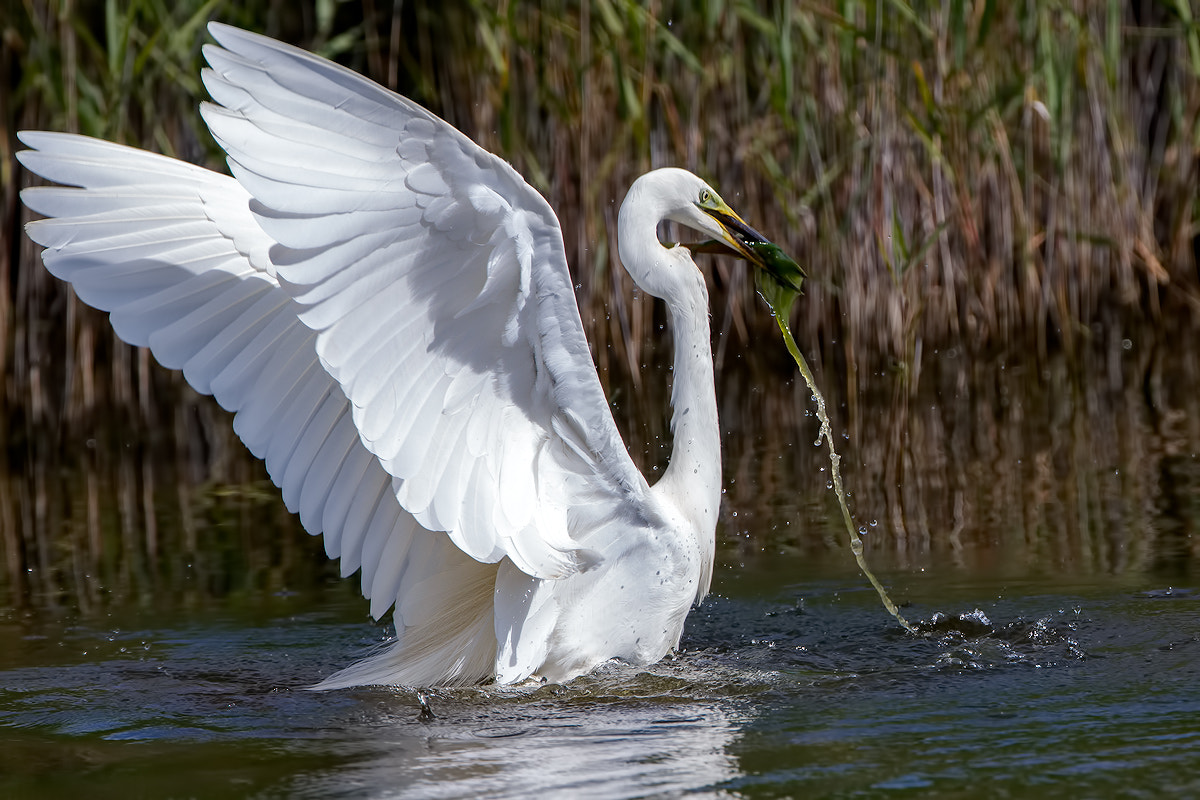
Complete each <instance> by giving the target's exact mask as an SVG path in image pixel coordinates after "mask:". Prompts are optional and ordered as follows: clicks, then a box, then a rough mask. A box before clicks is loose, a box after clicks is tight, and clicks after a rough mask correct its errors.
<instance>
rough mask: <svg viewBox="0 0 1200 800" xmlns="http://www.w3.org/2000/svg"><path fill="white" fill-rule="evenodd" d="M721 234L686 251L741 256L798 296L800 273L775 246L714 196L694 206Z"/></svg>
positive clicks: (792, 262) (801, 277) (800, 281)
mask: <svg viewBox="0 0 1200 800" xmlns="http://www.w3.org/2000/svg"><path fill="white" fill-rule="evenodd" d="M696 207H697V208H699V209H700V210H701V211H702V212H704V213H705V214H707V215H708V216H709V217H710V218H712V220H713V221H714V222H716V223H717V225H718V226H719V227H720V229H721V232H722V233H723V234H724V235H723V237H722V239H721V240H710V241H707V242H702V243H700V244H697V245H689V246H688V248H689V249H690V250H692V251H693V252H698V253H729V252H732V253H733V254H734V255H737V256H741V257H742V258H744V259H746V260H747V261H749V262H750V263H751V264H753V265H754V266H755V267H757V268H759V269H762V270H765V271H766V272H767V273H768V274H770V275H771V277H772V278H774V279H775V280H776V282H778V283H779V284H780V285H782V286H785V287H787V288H789V289H792V290H793V291H796V292H799V291H800V286H801V284H802V283H803V282H804V277H805V275H804V270H803V269H802V268H801V267H800V265H799V264H797V263H796V262H795V261H793V260H792V258H791V257H790V256H788V255H787V254H786V253H784V252H783V250H781V249H780V248H779V246H778V245H776V244H774V243H773V242H771V240H769V239H768V238H767V237H765V236H763V235H762V234H761V233H759V232H758V231H756V230H755V229H754V228H751V227H750V226H749V225H747V224H746V221H745V220H744V219H742V218H741V217H740V216H738V214H737V212H735V211H734V210H733V209H732V208H730V207H729V206H728V205H726V204H725V201H724V200H721V198H719V197H716V196H715V195H714V196H712V197H710V198H708V202H699V203H696Z"/></svg>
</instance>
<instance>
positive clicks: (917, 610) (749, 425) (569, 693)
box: [0, 330, 1200, 797]
mask: <svg viewBox="0 0 1200 800" xmlns="http://www.w3.org/2000/svg"><path fill="white" fill-rule="evenodd" d="M1195 333H1196V332H1194V331H1186V330H1185V331H1171V332H1167V331H1159V332H1156V335H1155V336H1153V337H1149V336H1138V335H1135V334H1132V333H1130V334H1127V335H1126V336H1125V337H1122V338H1119V339H1108V338H1104V337H1100V336H1097V337H1096V340H1095V341H1094V342H1093V345H1094V347H1093V349H1092V350H1091V351H1089V352H1088V353H1084V354H1078V355H1077V356H1076V358H1075V360H1074V361H1073V362H1069V361H1068V360H1067V359H1065V358H1060V357H1047V358H1035V357H1033V356H1031V355H1028V354H1020V353H1016V354H1014V353H1008V354H1004V355H1002V356H1000V357H998V358H997V360H994V361H982V360H979V359H968V358H967V357H966V355H965V352H954V353H941V354H926V355H925V356H924V360H923V362H922V363H921V364H919V365H915V364H909V365H903V367H902V368H898V369H897V371H895V372H890V373H886V374H882V375H874V376H864V375H852V378H853V379H852V380H849V381H846V382H845V383H842V382H840V381H839V382H834V381H832V379H831V376H832V375H846V374H847V372H846V370H845V368H844V366H837V362H838V356H837V347H836V343H832V344H828V345H826V347H825V349H824V350H821V351H819V352H815V353H811V354H810V355H812V356H821V357H823V359H814V360H815V361H817V362H818V363H820V362H821V361H822V360H823V362H824V363H825V364H826V365H827V366H826V367H825V368H823V369H820V370H819V371H818V380H820V381H821V383H822V385H823V386H825V387H826V392H827V395H828V396H829V398H830V400H831V401H832V402H831V406H832V410H833V412H834V415H835V419H834V426H835V430H837V431H838V432H839V434H843V433H844V438H843V439H842V440H841V441H840V442H838V445H839V449H840V450H841V452H842V453H843V454H844V456H845V460H844V461H843V470H844V474H845V477H846V482H847V486H848V488H849V489H850V490H851V492H852V498H851V501H852V505H853V506H854V508H855V512H856V516H857V518H858V522H859V523H860V524H861V525H862V528H863V530H864V532H865V535H866V541H867V544H868V555H869V558H870V560H871V561H872V563H873V564H874V565H875V566H876V567H878V568H879V572H880V573H881V577H882V578H883V579H884V582H885V583H886V584H887V585H888V586H889V588H890V590H891V591H892V593H893V596H894V598H895V599H896V600H897V601H899V602H901V603H904V604H906V608H905V615H906V616H907V617H909V618H910V619H912V620H914V621H919V623H920V625H921V627H922V630H923V632H924V633H925V635H924V636H923V637H913V636H909V635H907V634H905V633H904V632H903V631H901V630H900V629H899V628H897V627H896V626H895V624H894V623H893V622H892V621H891V620H890V618H889V617H888V616H887V615H886V614H885V613H884V612H883V610H882V609H881V608H880V607H879V605H878V601H877V600H876V598H875V596H874V593H873V592H872V591H871V590H870V587H869V586H867V585H866V584H865V582H864V581H863V580H862V579H861V577H860V576H858V575H857V574H856V573H855V571H854V569H853V567H852V559H851V556H850V554H849V553H848V552H847V550H846V548H845V544H844V541H843V536H844V531H842V530H841V528H840V521H839V520H838V518H837V516H836V514H835V513H834V511H833V505H832V500H831V498H830V496H829V494H828V492H827V491H826V490H825V485H824V484H825V482H826V480H827V478H826V473H825V472H823V469H824V468H826V463H825V462H824V458H823V455H822V450H821V449H820V448H817V447H814V446H813V441H814V439H815V436H816V429H817V428H816V423H815V420H813V419H812V418H811V417H809V416H808V409H809V405H808V398H807V397H806V396H805V393H804V391H803V389H802V388H800V387H798V386H797V385H796V384H795V383H794V382H790V383H786V384H781V383H780V382H779V381H778V378H775V377H769V376H762V375H759V374H758V373H757V372H755V370H753V369H751V368H749V367H747V368H745V370H742V371H741V372H739V370H741V368H740V367H738V366H737V365H736V364H727V365H726V369H725V370H724V373H723V374H724V375H725V379H724V381H723V384H724V385H723V386H722V387H720V389H719V395H720V397H721V399H722V421H723V425H724V427H725V429H726V448H727V458H726V478H727V495H726V503H725V507H724V509H723V513H724V518H723V520H722V527H721V529H720V531H719V533H718V535H719V540H720V541H719V553H718V566H717V573H716V576H715V581H714V590H715V592H716V596H715V597H713V598H712V599H710V600H709V601H708V602H707V603H706V604H705V605H704V606H703V607H702V608H701V609H699V610H698V611H697V612H695V613H694V614H693V616H692V618H691V619H690V622H689V626H688V630H687V633H686V635H685V645H686V650H685V652H684V653H682V654H681V655H680V656H679V657H678V658H676V659H674V660H672V661H668V662H665V663H663V664H660V665H658V666H656V667H655V668H653V669H651V670H648V671H636V670H630V669H627V668H624V667H619V666H613V667H611V668H608V669H605V670H602V671H601V672H600V673H598V674H596V675H593V676H589V677H587V678H583V679H580V680H577V681H574V682H572V683H570V684H569V685H567V686H533V687H525V688H518V689H504V690H500V689H495V688H481V689H474V690H461V691H454V692H434V693H432V694H431V695H430V698H429V702H430V705H431V707H432V709H433V712H434V714H435V716H434V717H433V718H432V719H422V718H421V717H420V707H419V705H418V703H417V701H416V698H415V696H413V695H412V694H411V693H408V692H392V691H384V690H375V689H369V690H358V691H347V692H335V693H329V694H316V693H311V692H307V691H304V690H303V689H302V688H301V687H304V686H307V685H311V684H312V683H314V682H316V681H317V680H319V679H320V678H321V677H323V676H324V675H326V674H328V673H329V672H331V671H333V670H334V669H336V668H338V667H340V666H344V665H345V664H346V663H347V662H348V661H349V660H351V659H352V658H353V657H355V655H357V654H359V653H361V652H362V651H363V650H365V649H366V648H368V647H369V646H370V645H371V644H373V643H375V642H377V641H378V640H379V638H380V637H381V636H383V635H385V634H386V631H385V629H383V628H381V627H378V626H374V625H371V624H368V623H367V622H365V621H364V620H365V615H366V605H365V603H364V602H363V601H361V599H360V598H359V597H358V590H357V587H356V586H355V585H354V582H353V581H342V580H339V579H338V578H337V577H336V566H334V565H330V564H329V563H328V562H327V561H326V560H325V558H324V556H323V552H322V549H321V545H320V542H319V541H317V540H314V539H311V538H310V537H307V536H305V535H303V534H302V533H301V532H300V531H299V528H298V526H297V525H296V524H295V521H294V520H293V519H292V518H291V517H289V516H288V515H287V514H286V513H284V512H283V511H282V510H281V504H280V503H279V502H278V500H277V494H276V493H275V491H274V490H273V489H271V487H269V485H264V484H263V483H262V473H261V471H254V470H252V469H250V468H247V467H245V466H244V465H241V464H242V462H238V461H236V460H232V459H230V457H229V454H228V453H227V452H225V451H223V450H221V449H220V448H218V447H215V446H213V445H211V443H210V445H207V446H208V447H210V449H212V450H213V452H214V453H216V454H217V455H215V456H214V457H213V458H212V459H210V460H209V461H206V462H204V466H203V468H202V469H200V468H197V462H196V459H195V452H194V451H193V450H188V449H186V448H181V447H179V446H178V445H175V446H171V447H164V446H163V445H162V443H161V442H158V443H155V442H153V441H144V440H142V439H141V438H138V437H136V436H134V437H131V438H130V439H129V441H128V442H127V443H125V444H122V443H121V440H120V437H114V436H111V435H108V436H97V437H95V441H94V442H92V443H91V445H89V444H88V443H87V441H86V439H85V440H84V441H83V444H82V445H81V447H80V448H78V449H77V450H71V451H70V452H71V455H68V456H67V457H65V458H64V457H62V456H51V455H49V454H48V453H49V452H50V451H48V450H47V449H46V448H45V447H43V446H42V445H39V444H37V443H35V442H27V443H25V444H24V445H23V446H22V448H16V449H12V448H10V454H9V455H10V458H9V466H10V469H9V470H8V472H6V473H5V474H3V475H0V525H2V528H0V537H2V545H3V547H2V549H0V553H2V556H0V557H2V559H3V569H2V571H0V744H2V745H3V746H0V796H4V797H8V796H13V797H22V796H29V795H34V794H36V795H38V796H44V797H53V796H63V797H67V796H71V797H77V796H80V795H81V794H84V793H86V794H88V795H89V796H98V795H104V794H111V795H113V796H129V795H130V794H131V793H139V794H142V795H146V796H166V795H170V794H177V793H179V791H180V789H181V787H185V788H186V791H187V793H188V794H190V795H193V796H197V797H205V796H213V797H217V796H220V797H226V796H230V795H245V796H249V795H253V796H261V797H283V796H286V797H330V796H348V797H350V796H352V797H374V796H407V797H476V796H491V797H504V796H513V797H523V796H529V795H530V794H536V793H542V794H546V795H548V796H557V795H562V794H570V795H575V796H596V797H625V796H644V795H663V796H671V795H676V794H679V793H683V792H693V793H699V794H702V795H703V794H711V795H738V796H765V797H775V796H814V795H817V796H844V795H854V794H867V795H870V796H876V795H886V794H891V793H896V794H906V793H907V794H909V795H911V794H913V793H917V794H920V795H922V796H928V795H936V794H939V793H942V794H946V795H954V796H961V795H962V794H964V793H969V792H972V791H973V790H975V789H977V788H978V787H979V786H982V785H987V786H989V787H992V790H994V792H995V793H996V794H998V795H1003V794H1009V795H1012V796H1044V797H1069V796H1078V795H1080V794H1083V795H1092V796H1112V795H1120V794H1127V795H1137V794H1145V793H1149V794H1155V795H1156V796H1163V795H1171V794H1174V795H1179V796H1187V795H1196V794H1200V777H1198V775H1197V773H1196V770H1195V769H1194V766H1193V765H1194V764H1195V763H1197V762H1198V761H1200V699H1198V696H1197V694H1196V692H1195V687H1196V686H1198V685H1200V681H1198V678H1200V675H1198V674H1197V672H1198V669H1200V668H1198V667H1197V666H1196V665H1197V664H1200V594H1198V593H1197V586H1196V578H1195V576H1196V574H1197V568H1198V567H1200V536H1198V535H1197V526H1198V524H1200V522H1198V521H1200V466H1198V463H1197V458H1196V453H1197V452H1200V368H1198V366H1197V364H1195V363H1193V362H1194V359H1192V358H1190V357H1189V356H1190V354H1189V353H1188V349H1187V348H1186V347H1181V346H1178V345H1173V344H1171V343H1178V342H1188V341H1193V340H1195ZM730 358H731V359H732V358H735V357H734V356H730ZM917 366H919V367H920V369H919V372H920V375H919V378H917V377H916V375H915V373H916V372H917V371H918V370H917ZM659 373H660V374H664V376H665V373H663V371H662V370H659ZM735 373H738V374H736V375H735ZM655 385H656V384H655V382H654V381H652V380H649V379H647V380H645V381H643V385H642V387H641V389H640V390H639V392H637V393H634V392H630V391H625V392H619V393H618V394H617V396H618V412H619V413H620V415H621V424H622V425H623V426H624V430H625V431H626V432H627V436H628V437H630V440H631V441H636V442H642V443H644V444H641V445H635V447H634V451H635V455H636V456H637V458H638V459H640V460H641V462H642V463H643V464H645V466H646V469H647V471H648V472H650V473H653V472H654V469H655V466H658V467H659V469H661V465H662V460H663V459H664V457H665V452H666V451H665V438H664V435H665V430H664V428H665V417H663V416H661V415H658V414H659V412H661V411H662V409H663V408H665V401H666V395H665V390H662V391H660V393H659V394H655V393H654V392H653V391H652V389H653V387H654V386H655ZM914 386H915V388H914ZM659 404H662V405H659ZM651 409H653V410H654V413H653V414H652V413H651ZM211 413H213V414H214V418H213V419H214V421H213V424H218V423H221V424H223V421H222V420H220V419H219V418H217V417H218V415H216V414H215V412H211ZM627 418H637V419H639V420H642V421H646V420H648V422H646V424H645V426H644V427H637V428H631V427H630V426H629V424H628V421H627ZM206 424H207V423H206ZM195 438H197V439H198V440H202V441H210V442H211V441H215V440H214V439H212V437H205V436H199V437H195ZM114 439H115V440H116V443H115V444H113V443H111V440H114ZM106 442H109V443H107V444H106ZM218 456H219V457H218ZM97 787H100V788H97Z"/></svg>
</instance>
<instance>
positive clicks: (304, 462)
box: [19, 24, 647, 687]
mask: <svg viewBox="0 0 1200 800" xmlns="http://www.w3.org/2000/svg"><path fill="white" fill-rule="evenodd" d="M210 29H211V31H212V33H213V35H214V36H215V38H217V40H218V41H219V42H221V44H222V45H224V47H225V48H226V49H220V48H215V47H208V48H206V49H205V54H206V57H207V58H208V60H209V63H210V65H211V67H212V69H211V71H206V73H205V83H206V85H207V86H208V87H209V90H210V92H211V93H212V96H213V98H214V99H215V100H216V101H217V102H219V103H221V104H222V106H223V107H217V106H207V107H206V108H205V109H204V115H205V119H206V120H207V121H208V122H209V125H210V127H211V128H212V130H213V133H214V135H215V136H216V137H217V138H218V140H219V141H220V142H221V144H222V145H223V146H224V147H225V148H226V150H227V151H228V152H229V154H230V165H231V168H232V169H233V171H234V174H235V176H236V178H237V180H233V179H230V178H228V177H225V176H221V175H218V174H216V173H212V172H210V171H208V170H203V169H200V168H197V167H193V166H191V165H188V164H184V163H182V162H179V161H176V160H173V159H168V158H165V157H161V156H155V155H152V154H149V153H145V152H143V151H138V150H133V149H130V148H125V147H121V146H118V145H113V144H109V143H106V142H99V141H96V140H91V139H87V138H85V137H79V136H71V135H66V134H48V133H24V134H21V139H22V141H24V142H25V143H26V144H27V145H29V146H30V147H32V148H34V149H33V150H29V151H24V152H23V153H21V154H20V156H19V157H20V158H21V161H22V163H23V164H25V166H26V167H27V168H29V169H30V170H31V171H33V172H36V173H38V174H40V175H42V176H43V177H46V178H48V179H49V180H52V181H55V182H57V183H62V184H66V185H67V186H72V187H80V188H64V187H38V188H33V189H29V190H26V191H25V192H24V193H23V194H22V198H23V200H24V201H25V203H26V205H27V206H28V207H30V208H31V209H33V210H34V211H37V212H39V213H41V214H43V215H45V216H47V217H49V218H48V219H45V220H40V221H37V222H33V223H30V225H29V227H28V232H29V235H30V236H31V238H33V239H34V240H35V241H38V242H39V243H41V244H42V245H44V246H45V247H46V248H47V249H46V251H45V252H44V254H43V259H44V262H45V264H46V266H47V268H48V269H49V270H50V271H51V272H52V273H54V274H55V275H57V276H58V277H60V278H62V279H64V280H67V281H70V282H71V283H72V284H73V286H74V287H75V289H76V291H77V293H78V295H79V296H80V298H81V299H83V300H84V301H85V302H87V303H89V304H91V305H93V306H96V307H97V308H100V309H103V310H105V311H108V312H110V318H111V320H112V324H113V326H114V329H115V330H116V331H117V333H118V335H119V336H121V338H122V339H124V340H126V341H128V342H130V343H132V344H136V345H140V346H147V347H149V348H150V349H151V351H152V352H153V353H154V355H155V357H156V358H157V359H158V360H159V361H160V362H162V363H163V364H165V365H167V366H169V367H173V368H179V369H182V370H183V372H184V375H185V377H186V378H187V380H188V382H189V383H191V384H192V385H193V386H194V387H195V388H196V389H197V390H198V391H201V392H205V393H211V394H213V395H214V396H215V397H216V399H217V400H218V401H219V402H220V403H221V404H222V406H224V407H225V408H227V409H230V410H232V411H234V412H236V413H235V417H234V427H235V430H236V431H237V433H238V435H239V436H240V437H241V438H242V439H243V441H244V442H245V443H246V445H247V446H248V447H249V448H250V450H251V451H252V452H253V453H254V454H255V455H256V456H258V457H260V458H263V459H264V460H265V462H266V466H267V469H268V472H269V474H270V475H271V478H272V480H273V481H274V482H275V483H276V484H278V485H279V486H280V488H281V489H282V492H283V498H284V501H285V503H286V504H287V506H288V508H289V509H290V510H292V511H298V512H299V514H300V518H301V522H302V524H303V525H304V526H305V528H306V529H307V530H308V531H309V532H311V533H314V534H318V533H323V534H324V536H325V547H326V551H327V552H328V553H329V554H330V556H331V557H335V558H340V559H341V570H342V574H343V575H349V574H351V573H353V572H354V571H355V570H357V569H360V568H361V569H362V576H361V577H362V588H363V593H364V595H366V596H367V597H368V598H370V599H371V601H372V602H371V612H372V614H373V615H375V616H376V617H378V616H380V615H382V614H383V613H385V612H386V611H387V609H388V608H389V607H391V606H392V605H393V604H394V605H395V616H396V627H397V634H398V638H399V639H400V641H399V644H398V645H397V646H396V647H394V648H393V649H392V651H390V652H389V653H385V654H382V655H381V656H378V657H376V658H373V659H370V660H368V661H367V662H364V663H363V664H361V665H358V666H357V667H353V668H351V669H350V670H347V671H346V673H345V675H343V676H341V677H339V676H334V677H333V678H332V679H331V680H330V681H328V682H327V683H326V684H325V685H326V686H327V687H332V686H337V685H349V684H353V683H363V682H370V681H385V682H400V683H409V684H416V685H425V684H436V683H446V682H459V681H474V680H479V679H481V678H483V677H486V676H487V675H489V674H493V673H495V672H496V671H497V670H499V676H500V677H501V679H502V680H519V679H521V678H523V677H526V676H528V675H529V674H531V673H532V672H533V671H534V670H535V669H537V668H538V667H539V665H540V663H541V660H542V659H544V658H545V654H546V648H547V642H546V638H547V637H548V635H549V634H548V632H549V630H550V629H551V628H552V627H553V624H554V618H555V617H556V616H557V613H558V611H557V610H556V607H555V606H554V605H553V604H547V603H546V601H545V598H546V595H545V593H531V590H529V589H530V587H532V586H535V585H536V583H537V581H538V579H550V578H561V577H565V576H568V575H571V574H573V573H575V572H577V571H578V570H579V569H581V568H586V567H587V566H589V565H590V564H592V563H594V561H595V559H597V558H598V556H596V555H595V552H594V551H596V550H602V549H604V548H605V545H607V544H609V542H608V541H607V540H606V539H605V537H611V536H614V535H616V533H615V531H617V530H619V528H618V527H617V526H613V525H604V526H598V527H594V526H591V525H579V526H578V528H579V529H578V530H576V529H574V527H575V526H573V524H572V520H573V519H575V518H576V516H577V515H576V514H575V509H576V508H577V507H579V506H586V507H588V508H589V509H591V512H590V513H588V514H586V515H585V516H586V517H594V516H609V515H608V514H607V512H604V511H602V510H601V509H603V508H611V509H618V508H619V509H621V511H620V516H622V517H624V518H626V519H628V520H629V521H630V522H631V523H632V524H637V523H638V522H639V519H638V515H639V514H645V513H647V512H646V511H645V510H644V509H645V508H646V507H647V505H646V503H645V502H644V500H645V497H646V492H647V486H646V483H645V481H644V479H643V478H642V476H641V474H640V473H639V472H638V471H637V469H636V468H635V467H634V465H633V463H632V461H631V460H630V459H629V457H628V454H627V452H626V451H625V448H624V446H623V444H622V442H621V440H620V436H619V434H618V433H617V430H616V427H615V425H614V424H613V421H612V418H611V415H610V414H609V412H608V407H607V403H606V401H605V399H604V395H603V391H602V389H601V387H600V384H599V381H598V379H597V376H596V372H595V369H594V367H593V366H592V362H591V357H590V353H589V350H588V347H587V343H586V340H585V339H584V335H583V330H582V324H581V323H580V320H579V314H578V309H577V307H576V305H575V303H574V295H573V291H572V288H571V280H570V275H569V273H568V271H567V266H566V263H565V258H564V254H563V246H562V236H561V232H560V230H559V227H558V223H557V220H556V219H555V217H554V215H553V213H552V212H551V210H550V209H549V207H548V206H547V204H546V203H545V201H544V199H543V198H542V197H541V196H540V195H538V194H537V193H536V192H535V191H534V190H533V189H532V188H530V187H529V186H528V185H527V184H525V182H524V181H523V180H522V179H521V178H520V176H518V175H517V174H516V173H515V172H514V171H513V170H512V169H511V168H510V167H509V166H508V165H507V164H505V163H504V162H503V161H501V160H499V159H497V158H495V157H494V156H492V155H490V154H488V153H486V152H485V151H483V150H481V149H480V148H478V147H477V146H476V145H474V144H473V143H471V142H470V141H469V140H468V139H466V138H465V137H463V136H462V135H461V134H460V133H458V132H457V131H455V130H454V129H453V128H451V127H449V126H448V125H446V124H445V123H443V122H441V121H440V120H438V119H437V118H435V117H433V116H432V115H430V114H429V113H428V112H426V111H424V110H423V109H421V108H420V107H418V106H416V105H414V104H412V103H411V102H410V101H408V100H406V99H404V98H402V97H400V96H398V95H395V94H394V93H391V92H389V91H387V90H385V89H383V88H381V87H379V86H377V85H376V84H373V83H371V82H370V81H367V80H366V79H364V78H361V77H359V76H357V75H355V74H354V73H352V72H350V71H348V70H344V69H342V68H340V67H337V66H336V65H333V64H330V63H328V62H325V61H322V60H320V59H316V58H314V57H312V56H310V55H308V54H307V53H304V52H302V51H299V50H295V49H293V48H290V47H287V46H285V45H281V44H279V43H277V42H273V41H271V40H269V39H264V38H262V37H258V36H254V35H253V34H248V33H244V32H242V31H238V30H236V29H232V28H228V27H225V26H220V25H215V24H214V25H213V26H211V28H210ZM252 212H253V213H252ZM438 531H445V532H446V533H447V534H448V536H447V535H443V534H441V533H437V532H438ZM451 543H453V544H451ZM468 556H470V557H469V558H468ZM506 557H507V558H508V559H509V561H510V562H511V564H510V565H509V566H507V567H506V566H504V565H503V564H498V563H497V562H500V561H501V560H502V559H504V558H506ZM472 559H474V560H472ZM480 562H483V563H480ZM527 590H529V591H527ZM493 595H494V599H493ZM530 598H534V599H533V605H530ZM522 615H524V616H522ZM493 617H494V619H493ZM489 630H490V631H491V632H492V633H494V637H489V636H488V635H487V633H488V632H489ZM497 642H499V643H500V644H499V648H498V646H497ZM498 655H499V656H500V657H502V658H503V660H504V664H503V667H501V666H500V665H499V664H495V663H494V661H495V660H496V659H497V656H498Z"/></svg>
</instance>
